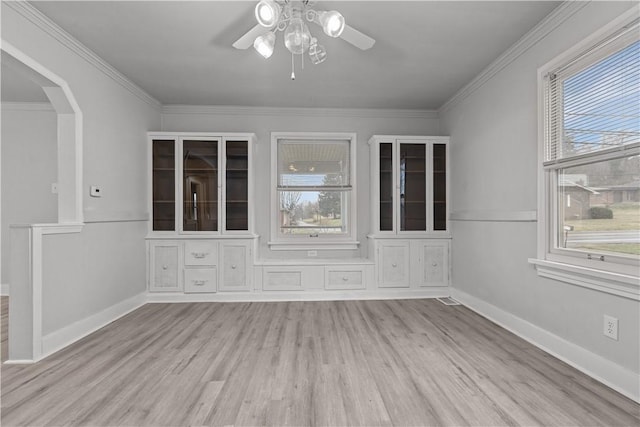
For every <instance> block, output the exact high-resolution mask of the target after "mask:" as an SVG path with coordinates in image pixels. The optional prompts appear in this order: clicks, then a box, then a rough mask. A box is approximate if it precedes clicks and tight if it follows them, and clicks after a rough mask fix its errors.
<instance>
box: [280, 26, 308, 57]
mask: <svg viewBox="0 0 640 427" xmlns="http://www.w3.org/2000/svg"><path fill="white" fill-rule="evenodd" d="M310 41H311V34H310V33H309V28H307V24H305V23H304V21H302V18H293V19H291V22H290V23H289V26H288V27H287V29H286V30H285V31H284V45H285V46H286V47H287V49H289V52H291V53H293V54H294V55H301V54H303V53H304V52H305V51H306V50H307V49H308V48H309V42H310Z"/></svg>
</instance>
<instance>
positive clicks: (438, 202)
mask: <svg viewBox="0 0 640 427" xmlns="http://www.w3.org/2000/svg"><path fill="white" fill-rule="evenodd" d="M433 229H434V230H446V229H447V146H446V145H445V144H433Z"/></svg>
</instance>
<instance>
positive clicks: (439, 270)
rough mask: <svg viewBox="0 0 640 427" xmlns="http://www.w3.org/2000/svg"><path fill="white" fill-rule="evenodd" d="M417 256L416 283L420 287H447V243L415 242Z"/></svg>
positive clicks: (435, 241) (438, 241) (440, 241)
mask: <svg viewBox="0 0 640 427" xmlns="http://www.w3.org/2000/svg"><path fill="white" fill-rule="evenodd" d="M415 243H416V244H415V246H414V248H415V251H417V254H418V260H417V261H418V263H417V272H418V277H417V282H418V284H419V285H420V286H449V241H448V240H421V241H418V242H415Z"/></svg>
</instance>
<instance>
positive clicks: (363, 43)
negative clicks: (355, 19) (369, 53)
mask: <svg viewBox="0 0 640 427" xmlns="http://www.w3.org/2000/svg"><path fill="white" fill-rule="evenodd" d="M340 38H341V39H343V40H345V41H347V42H349V43H351V44H352V45H354V46H355V47H357V48H360V49H362V50H367V49H371V48H372V47H373V45H374V44H375V43H376V41H375V40H374V39H372V38H371V37H369V36H368V35H366V34H363V33H361V32H360V31H358V30H356V29H355V28H353V27H351V26H349V25H345V26H344V30H343V31H342V34H340Z"/></svg>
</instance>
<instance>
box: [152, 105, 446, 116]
mask: <svg viewBox="0 0 640 427" xmlns="http://www.w3.org/2000/svg"><path fill="white" fill-rule="evenodd" d="M162 114H189V115H193V114H204V115H229V116H283V115H284V116H295V117H301V116H305V117H357V118H393V119H397V118H409V119H437V118H438V112H437V111H436V110H394V109H382V108H308V107H305V108H293V107H244V106H234V105H229V106H223V105H163V106H162Z"/></svg>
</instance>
